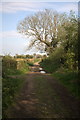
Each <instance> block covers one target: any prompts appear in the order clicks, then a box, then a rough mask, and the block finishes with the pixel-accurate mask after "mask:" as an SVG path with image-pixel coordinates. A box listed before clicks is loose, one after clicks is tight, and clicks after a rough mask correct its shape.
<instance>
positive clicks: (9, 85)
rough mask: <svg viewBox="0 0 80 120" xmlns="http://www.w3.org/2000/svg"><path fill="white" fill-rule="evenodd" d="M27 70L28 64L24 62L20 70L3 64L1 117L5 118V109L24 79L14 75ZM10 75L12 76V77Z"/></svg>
mask: <svg viewBox="0 0 80 120" xmlns="http://www.w3.org/2000/svg"><path fill="white" fill-rule="evenodd" d="M28 71H29V65H28V64H25V65H24V66H23V67H21V69H20V70H17V69H15V68H13V67H10V68H9V67H8V68H7V67H5V66H3V70H2V83H3V84H2V94H3V96H2V98H3V102H2V106H3V110H2V111H3V115H2V116H3V118H7V113H6V111H7V109H8V107H9V106H10V105H11V104H12V103H13V102H14V98H15V96H16V95H17V94H18V92H19V90H20V88H21V87H22V86H23V83H24V80H23V78H22V77H19V78H18V77H16V75H23V74H25V73H27V72H28ZM11 76H14V78H12V77H11Z"/></svg>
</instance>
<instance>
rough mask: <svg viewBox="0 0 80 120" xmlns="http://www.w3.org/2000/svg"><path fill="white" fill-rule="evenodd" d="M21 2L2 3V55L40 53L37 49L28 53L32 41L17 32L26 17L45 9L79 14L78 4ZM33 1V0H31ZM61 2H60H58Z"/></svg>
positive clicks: (0, 5) (0, 8) (0, 19)
mask: <svg viewBox="0 0 80 120" xmlns="http://www.w3.org/2000/svg"><path fill="white" fill-rule="evenodd" d="M20 1H21V0H19V2H18V0H16V2H15V0H14V2H9V0H6V2H5V0H3V1H1V3H0V26H1V27H0V44H1V45H0V54H1V55H6V54H10V55H15V54H33V53H39V51H38V50H37V49H35V48H33V49H32V50H29V51H26V48H27V46H28V45H29V42H30V40H29V39H28V38H26V37H24V36H22V35H21V34H19V33H18V32H17V25H18V23H19V21H21V20H23V19H24V18H25V17H26V16H31V15H34V14H35V13H36V12H38V11H40V10H44V9H46V8H47V9H53V10H57V12H60V13H63V12H66V13H69V11H70V10H73V11H75V12H76V14H77V13H78V2H77V1H76V0H74V1H73V2H68V0H67V2H66V1H65V0H64V1H65V2H50V1H49V2H48V1H47V0H46V2H45V0H44V2H39V1H38V2H26V0H23V1H24V2H22V1H21V2H20ZM29 1H31V0H29ZM58 1H59V0H58Z"/></svg>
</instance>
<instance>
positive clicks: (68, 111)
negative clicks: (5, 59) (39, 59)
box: [7, 65, 80, 118]
mask: <svg viewBox="0 0 80 120" xmlns="http://www.w3.org/2000/svg"><path fill="white" fill-rule="evenodd" d="M23 77H24V85H23V87H22V89H21V91H20V93H19V94H18V95H17V96H16V98H15V101H14V104H13V105H12V106H11V107H10V108H9V110H8V111H7V115H8V118H79V117H80V116H79V101H78V100H76V99H75V98H74V97H73V96H72V95H70V93H69V92H68V91H67V89H66V88H65V87H64V86H62V85H61V84H60V83H58V81H57V80H55V79H54V78H53V77H52V76H51V75H50V74H47V73H40V70H39V65H34V66H33V67H31V72H30V73H28V74H26V75H24V76H23Z"/></svg>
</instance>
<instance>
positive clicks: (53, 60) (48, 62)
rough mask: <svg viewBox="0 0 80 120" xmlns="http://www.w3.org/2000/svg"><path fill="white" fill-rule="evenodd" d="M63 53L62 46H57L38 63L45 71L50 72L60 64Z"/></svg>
mask: <svg viewBox="0 0 80 120" xmlns="http://www.w3.org/2000/svg"><path fill="white" fill-rule="evenodd" d="M63 54H64V51H63V48H62V47H61V48H57V49H56V51H55V52H53V53H52V54H51V55H50V56H49V57H48V58H46V59H43V61H41V62H40V64H41V66H42V67H43V68H44V69H45V71H46V72H50V73H52V72H54V71H56V70H57V69H58V68H59V67H60V66H61V65H62V63H61V58H62V57H63Z"/></svg>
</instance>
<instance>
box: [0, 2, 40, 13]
mask: <svg viewBox="0 0 80 120" xmlns="http://www.w3.org/2000/svg"><path fill="white" fill-rule="evenodd" d="M1 7H2V9H1ZM39 8H40V7H39V4H37V3H29V2H28V3H27V2H26V3H25V2H13V3H12V2H10V3H2V4H0V11H1V12H6V13H15V12H18V11H37V10H39Z"/></svg>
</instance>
